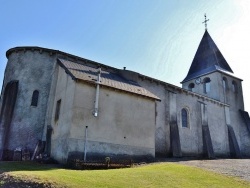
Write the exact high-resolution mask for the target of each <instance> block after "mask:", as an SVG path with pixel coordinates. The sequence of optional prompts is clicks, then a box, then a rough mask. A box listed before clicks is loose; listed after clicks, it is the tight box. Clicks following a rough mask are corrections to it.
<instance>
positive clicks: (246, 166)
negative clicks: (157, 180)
mask: <svg viewBox="0 0 250 188" xmlns="http://www.w3.org/2000/svg"><path fill="white" fill-rule="evenodd" d="M173 162H177V163H181V164H185V165H189V166H196V167H199V168H204V169H207V170H211V171H214V172H218V173H221V174H225V175H230V176H236V177H239V178H241V179H243V180H247V181H250V159H216V160H186V161H173Z"/></svg>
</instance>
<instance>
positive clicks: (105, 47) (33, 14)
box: [0, 0, 250, 110]
mask: <svg viewBox="0 0 250 188" xmlns="http://www.w3.org/2000/svg"><path fill="white" fill-rule="evenodd" d="M204 13H206V14H207V18H208V19H209V22H208V32H209V33H210V35H211V37H212V38H213V40H214V41H215V43H216V44H217V46H218V47H219V49H220V50H221V52H222V54H223V55H224V57H225V59H226V60H227V62H228V63H229V65H230V66H231V68H232V69H233V71H234V73H235V75H236V76H237V77H240V78H242V79H243V80H244V82H243V90H244V95H245V106H246V109H247V110H250V87H249V86H250V76H249V69H248V64H249V61H250V52H249V50H250V47H249V44H250V36H249V33H250V1H247V0H220V1H218V0H209V1H207V0H189V1H187V0H71V1H59V0H43V1H32V0H22V1H19V0H0V15H1V16H0V26H1V29H0V42H1V43H0V80H2V79H3V74H4V69H5V65H6V63H7V59H6V56H5V52H6V51H7V50H8V49H9V48H12V47H16V46H40V47H45V48H51V49H56V50H60V51H64V52H67V53H71V54H74V55H77V56H80V57H84V58H87V59H91V60H94V61H98V62H100V63H103V64H107V65H110V66H113V67H116V68H123V67H127V69H129V70H133V71H136V72H139V73H141V74H145V75H147V76H151V77H154V78H156V79H159V80H162V81H165V82H169V83H172V84H175V85H178V86H181V85H180V82H181V81H182V80H183V79H184V77H185V76H186V74H187V72H188V70H189V67H190V65H191V62H192V60H193V57H194V55H195V52H196V50H197V48H198V45H199V42H200V40H201V38H202V36H203V33H204V30H205V29H204V25H203V24H202V22H203V21H204Z"/></svg>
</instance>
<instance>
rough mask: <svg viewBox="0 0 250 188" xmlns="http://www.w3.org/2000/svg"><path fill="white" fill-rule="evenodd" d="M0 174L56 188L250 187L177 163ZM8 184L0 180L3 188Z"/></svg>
mask: <svg viewBox="0 0 250 188" xmlns="http://www.w3.org/2000/svg"><path fill="white" fill-rule="evenodd" d="M0 172H4V174H7V175H10V177H14V179H16V181H20V180H22V181H26V182H37V183H41V184H43V183H46V184H47V185H50V186H53V187H74V188H76V187H181V188H183V187H192V188H194V187H233V188H235V187H250V182H246V181H243V180H240V179H237V178H233V177H227V176H224V175H219V174H216V173H213V172H209V171H206V170H202V169H199V168H195V167H189V166H184V165H180V164H175V163H157V164H152V165H145V166H140V167H134V168H126V169H115V170H83V171H80V170H68V169H63V168H58V167H55V166H51V165H41V164H37V163H27V162H25V163H24V162H0ZM5 183H6V182H5V180H1V179H0V186H1V184H2V185H4V184H5Z"/></svg>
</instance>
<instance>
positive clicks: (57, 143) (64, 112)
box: [50, 66, 75, 163]
mask: <svg viewBox="0 0 250 188" xmlns="http://www.w3.org/2000/svg"><path fill="white" fill-rule="evenodd" d="M56 70H57V71H58V73H55V76H56V75H57V78H56V77H55V78H54V79H56V81H57V82H56V85H55V86H56V87H55V96H54V100H53V106H52V114H51V119H50V125H51V126H52V129H53V131H52V138H51V156H52V157H53V158H55V159H56V160H58V161H60V162H62V163H65V162H66V160H67V153H68V144H69V142H68V139H69V136H70V129H71V125H72V117H73V102H74V91H75V81H74V80H72V78H71V77H70V76H69V75H68V74H66V73H65V70H64V69H63V68H61V67H59V66H57V68H56ZM58 100H61V107H60V113H59V119H58V120H56V119H55V113H56V105H57V101H58Z"/></svg>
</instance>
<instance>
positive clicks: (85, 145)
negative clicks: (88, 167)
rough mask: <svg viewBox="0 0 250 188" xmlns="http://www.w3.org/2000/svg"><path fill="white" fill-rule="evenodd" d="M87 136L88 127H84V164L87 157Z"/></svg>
mask: <svg viewBox="0 0 250 188" xmlns="http://www.w3.org/2000/svg"><path fill="white" fill-rule="evenodd" d="M87 135H88V126H86V129H85V142H84V158H83V160H84V162H86V156H87Z"/></svg>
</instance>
